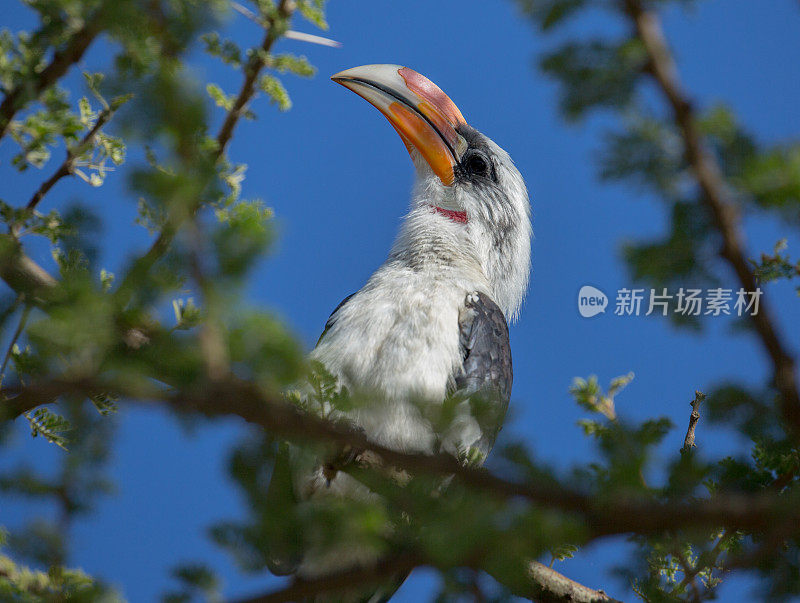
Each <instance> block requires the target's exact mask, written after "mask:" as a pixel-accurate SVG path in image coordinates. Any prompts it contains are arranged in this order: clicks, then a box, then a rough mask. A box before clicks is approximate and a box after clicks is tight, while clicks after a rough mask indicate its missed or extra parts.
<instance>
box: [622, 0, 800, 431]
mask: <svg viewBox="0 0 800 603" xmlns="http://www.w3.org/2000/svg"><path fill="white" fill-rule="evenodd" d="M624 8H625V12H626V14H627V15H628V16H629V18H630V19H631V21H632V23H633V25H634V28H635V31H636V35H637V36H638V38H639V40H641V42H642V45H643V46H644V48H645V50H646V52H647V55H648V58H649V69H648V73H649V74H650V76H651V77H652V79H653V80H654V82H655V83H656V86H657V87H658V89H659V90H660V91H661V93H662V94H663V95H664V97H665V98H666V99H667V101H668V103H669V105H670V107H671V108H672V112H673V118H674V120H675V124H676V125H677V126H678V129H679V130H680V132H681V135H682V137H683V142H684V147H685V152H686V158H687V161H688V162H689V165H690V166H691V168H692V171H693V172H694V176H695V178H696V180H697V183H698V185H699V186H700V189H701V191H702V193H703V195H702V199H703V202H704V203H705V205H706V206H707V207H708V209H709V210H710V212H711V215H712V216H713V218H714V223H715V225H716V229H717V231H718V232H719V234H720V235H721V237H722V249H721V252H720V255H721V256H722V258H723V259H724V260H725V261H726V262H727V263H728V265H729V266H730V267H731V268H732V269H733V271H734V272H735V274H736V276H737V278H738V280H739V283H740V285H741V286H742V288H744V289H745V290H746V291H755V290H756V289H757V287H758V281H757V279H756V277H755V275H754V274H753V271H752V269H751V268H750V265H749V263H748V262H747V257H746V255H745V253H746V251H745V242H744V235H743V233H742V229H741V223H740V222H741V220H740V216H739V213H738V211H737V209H736V205H735V203H734V202H733V199H732V198H731V193H730V190H729V188H728V186H727V183H726V182H725V179H724V177H723V175H722V170H721V169H720V167H719V165H718V163H717V161H716V159H715V158H714V156H713V155H712V154H711V153H709V152H708V150H707V149H706V148H705V147H704V145H703V137H702V134H701V133H700V131H699V129H698V127H697V120H696V116H695V111H694V109H693V107H692V103H691V102H690V100H689V98H688V96H687V94H686V93H685V92H684V89H683V86H682V84H681V82H680V78H679V76H678V70H677V67H676V65H675V61H674V59H673V57H672V53H671V52H670V49H669V46H668V44H667V41H666V38H665V36H664V32H663V29H662V27H661V22H660V20H659V18H658V15H656V14H655V13H654V12H653V11H651V10H647V9H645V7H644V5H643V3H642V1H641V0H624ZM765 301H766V300H764V299H763V298H762V303H761V307H760V310H759V312H758V313H757V314H752V315H751V320H752V321H753V325H754V326H755V330H756V332H757V333H758V337H759V339H760V341H761V345H762V347H763V348H764V350H765V351H766V353H767V355H768V356H769V358H770V361H771V363H772V367H773V374H774V381H775V386H776V388H777V390H778V392H779V394H780V410H781V414H782V416H783V421H784V423H785V425H786V428H787V431H788V433H789V434H790V436H791V437H792V438H793V439H794V441H795V443H800V393H798V385H797V372H796V369H795V361H794V358H793V357H792V355H791V354H790V353H789V352H788V350H787V348H786V345H785V343H784V342H783V340H782V338H781V335H780V333H779V331H778V329H777V327H776V326H775V321H774V318H773V316H772V313H771V310H770V309H769V307H768V305H767V304H766V303H765Z"/></svg>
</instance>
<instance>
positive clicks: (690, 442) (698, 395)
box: [681, 390, 706, 454]
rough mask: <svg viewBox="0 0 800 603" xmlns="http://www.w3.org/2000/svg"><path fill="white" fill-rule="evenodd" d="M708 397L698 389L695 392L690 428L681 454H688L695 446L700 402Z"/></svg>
mask: <svg viewBox="0 0 800 603" xmlns="http://www.w3.org/2000/svg"><path fill="white" fill-rule="evenodd" d="M705 399H706V395H705V394H704V393H703V392H701V391H699V390H696V391H695V392H694V400H692V402H691V404H692V414H691V415H689V428H688V429H687V430H686V437H685V438H684V440H683V448H681V454H686V453H687V452H689V451H690V450H691V449H692V448H694V446H695V444H694V430H695V428H696V427H697V422H698V421H699V420H700V411H699V408H700V403H701V402H702V401H703V400H705Z"/></svg>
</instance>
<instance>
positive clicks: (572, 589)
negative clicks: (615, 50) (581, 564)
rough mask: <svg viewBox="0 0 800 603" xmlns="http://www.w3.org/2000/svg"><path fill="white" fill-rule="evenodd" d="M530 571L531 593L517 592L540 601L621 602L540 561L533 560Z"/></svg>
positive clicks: (553, 602) (545, 602) (562, 602)
mask: <svg viewBox="0 0 800 603" xmlns="http://www.w3.org/2000/svg"><path fill="white" fill-rule="evenodd" d="M528 572H529V574H530V577H531V581H532V586H533V588H532V590H531V591H530V592H529V593H517V594H520V595H521V596H524V597H525V598H527V599H531V600H532V601H537V602H538V603H567V602H574V603H595V602H604V603H621V602H620V601H618V600H617V599H614V598H612V597H609V596H608V595H607V594H606V593H605V592H603V591H602V590H594V589H593V588H589V587H588V586H584V585H583V584H579V583H578V582H575V581H574V580H571V579H570V578H567V577H566V576H564V575H563V574H559V573H558V572H557V571H556V570H554V569H553V568H551V567H547V566H546V565H544V564H543V563H539V562H538V561H533V562H531V564H530V566H529V568H528Z"/></svg>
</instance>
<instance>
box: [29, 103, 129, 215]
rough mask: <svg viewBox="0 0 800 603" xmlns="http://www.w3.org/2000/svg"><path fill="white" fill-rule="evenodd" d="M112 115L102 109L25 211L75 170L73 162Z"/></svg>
mask: <svg viewBox="0 0 800 603" xmlns="http://www.w3.org/2000/svg"><path fill="white" fill-rule="evenodd" d="M113 115H114V110H113V109H111V108H110V107H108V108H106V109H103V110H102V111H101V112H100V114H99V115H98V116H97V121H95V122H94V125H93V126H92V128H91V129H90V130H89V131H88V132H87V133H86V135H85V136H84V137H83V138H82V139H81V141H80V142H79V143H78V144H77V145H75V146H73V147H70V148H68V149H67V157H66V158H65V159H64V163H62V164H61V165H60V166H59V168H58V169H57V170H56V171H55V173H53V175H52V176H50V177H49V178H48V179H47V180H45V181H44V182H43V183H42V185H41V186H40V187H39V188H38V190H37V191H36V192H35V193H34V194H33V196H32V197H31V199H30V201H28V204H27V205H26V206H25V207H26V208H27V209H29V210H33V209H35V208H36V206H37V205H38V204H39V202H40V201H41V200H42V198H43V197H44V196H45V195H46V194H47V193H48V192H49V191H50V189H51V188H53V186H54V185H55V183H56V182H58V181H59V180H61V179H62V178H64V177H65V176H69V175H70V174H72V170H73V169H74V168H75V161H76V160H77V158H78V157H79V156H80V155H81V153H83V152H84V151H85V150H86V149H87V148H88V147H89V146H90V145H91V144H92V143H93V141H94V138H95V136H97V133H98V132H99V131H100V128H102V127H103V126H104V125H106V124H107V123H108V121H109V120H110V119H111V117H112V116H113Z"/></svg>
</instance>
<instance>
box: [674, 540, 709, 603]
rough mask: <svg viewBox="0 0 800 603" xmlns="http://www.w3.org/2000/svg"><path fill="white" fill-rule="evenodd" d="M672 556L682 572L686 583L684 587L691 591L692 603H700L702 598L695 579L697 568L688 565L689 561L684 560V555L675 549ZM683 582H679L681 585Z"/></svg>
mask: <svg viewBox="0 0 800 603" xmlns="http://www.w3.org/2000/svg"><path fill="white" fill-rule="evenodd" d="M672 555H673V557H675V558H676V559H677V560H678V564H679V565H680V566H681V569H682V570H683V580H684V582H685V583H686V584H685V585H684V586H686V585H688V586H689V587H690V588H691V590H692V601H693V603H700V602H701V601H702V600H703V598H702V597H701V595H700V588H699V587H698V586H697V580H696V578H697V572H698V568H696V567H692V565H691V564H690V563H689V560H688V559H687V558H686V555H684V554H683V552H682V551H680V550H677V549H676V550H675V551H674V552H673V554H672ZM684 582H681V584H682V585H683V584H684Z"/></svg>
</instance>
